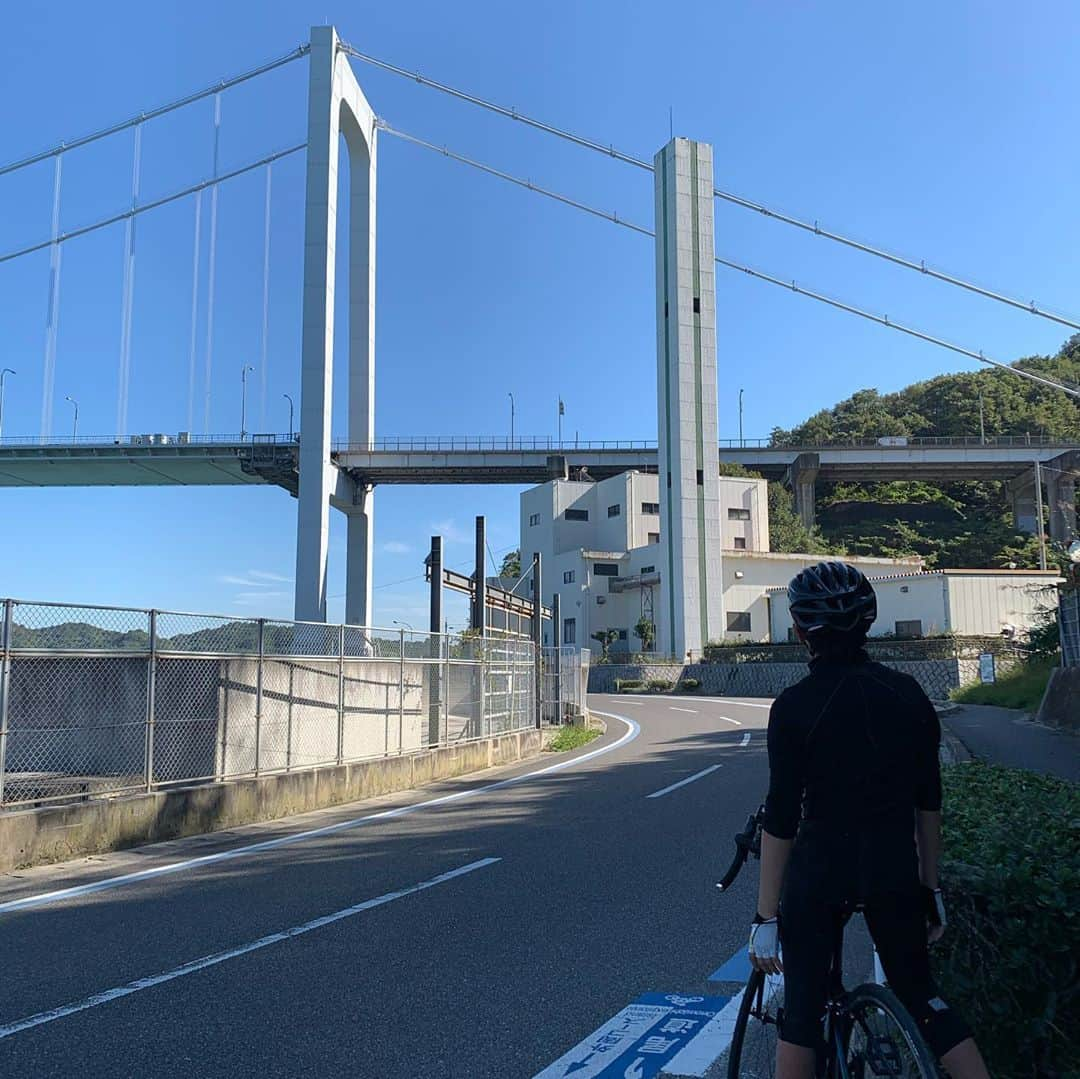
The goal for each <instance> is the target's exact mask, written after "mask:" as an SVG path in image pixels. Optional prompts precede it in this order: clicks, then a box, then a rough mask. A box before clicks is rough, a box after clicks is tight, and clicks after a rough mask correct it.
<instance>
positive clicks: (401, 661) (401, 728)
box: [397, 629, 405, 753]
mask: <svg viewBox="0 0 1080 1079" xmlns="http://www.w3.org/2000/svg"><path fill="white" fill-rule="evenodd" d="M398 633H399V635H400V636H399V638H398V717H397V723H398V735H397V751H398V753H404V752H405V630H403V629H401V630H398Z"/></svg>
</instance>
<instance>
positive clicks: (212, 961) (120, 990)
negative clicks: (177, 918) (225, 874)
mask: <svg viewBox="0 0 1080 1079" xmlns="http://www.w3.org/2000/svg"><path fill="white" fill-rule="evenodd" d="M500 860H501V859H499V858H481V859H480V860H479V861H477V862H469V864H468V865H463V866H460V867H459V868H457V869H451V870H450V871H449V872H447V873H440V874H439V875H438V876H437V877H432V878H431V879H430V880H424V881H421V882H420V883H419V884H410V885H409V886H408V887H407V888H400V889H398V891H396V892H387V893H386V894H385V895H379V896H376V897H375V898H374V899H365V900H364V902H363V903H357V904H356V905H355V906H353V907H346V908H345V909H344V910H337V911H334V913H333V914H324V915H323V916H322V917H321V918H315V919H313V920H312V921H310V922H304V923H303V925H294V926H293V927H292V928H291V929H283V930H281V932H279V933H271V934H270V935H269V936H266V937H260V938H259V939H258V940H252V941H249V942H248V943H247V944H241V945H240V946H239V947H238V948H230V949H229V950H228V951H224V952H216V953H215V954H213V955H205V956H203V957H202V959H193V960H192V961H191V962H190V963H184V964H183V965H182V966H179V967H174V968H173V969H172V970H167V971H165V972H163V973H162V974H153V975H151V976H150V977H148V978H137V979H136V980H135V981H133V982H128V983H127V985H119V986H117V987H116V988H114V989H106V990H105V991H104V992H101V993H94V994H93V996H89V997H85V998H84V999H83V1000H77V1001H74V1002H72V1003H71V1004H62V1005H61V1006H60V1007H59V1008H50V1009H49V1010H48V1011H46V1012H38V1013H37V1014H36V1015H29V1016H27V1017H26V1018H25V1019H17V1020H15V1022H14V1023H9V1024H7V1025H6V1026H0V1039H2V1038H10V1037H11V1035H12V1034H18V1033H19V1032H20V1031H23V1030H29V1029H30V1028H31V1027H39V1026H41V1025H42V1024H44V1023H52V1022H55V1020H57V1019H63V1018H64V1017H65V1016H67V1015H74V1014H75V1013H76V1012H84V1011H86V1010H87V1009H88V1008H96V1007H97V1006H98V1005H99V1004H108V1003H109V1001H111V1000H119V999H120V998H121V997H129V996H131V994H132V993H139V992H141V991H142V990H143V989H152V988H153V987H154V986H155V985H162V984H163V983H164V982H171V981H173V980H174V979H176V978H183V977H185V976H186V975H188V974H194V973H195V972H196V971H199V970H205V969H206V968H207V967H213V966H217V964H218V963H224V962H226V961H227V960H229V959H236V958H237V956H241V955H247V953H248V952H255V951H258V950H259V949H260V948H268V947H270V945H271V944H280V943H281V942H282V941H283V940H292V938H293V937H299V936H302V935H303V934H304V933H310V932H311V931H312V930H314V929H321V928H322V927H323V926H324V925H331V924H333V923H334V922H340V921H341V920H342V919H343V918H351V917H353V916H354V915H356V914H361V913H363V912H364V911H365V910H371V909H372V908H374V907H381V906H383V905H384V904H386V903H392V902H393V901H394V900H395V899H403V898H404V897H405V896H407V895H415V894H416V893H417V892H423V891H426V890H427V889H428V888H434V887H435V886H436V885H437V884H445V883H446V882H447V881H448V880H453V879H454V878H455V877H463V876H464V875H465V874H466V873H473V872H475V871H476V870H477V869H484V868H485V867H486V866H489V865H494V864H495V863H496V862H498V861H500Z"/></svg>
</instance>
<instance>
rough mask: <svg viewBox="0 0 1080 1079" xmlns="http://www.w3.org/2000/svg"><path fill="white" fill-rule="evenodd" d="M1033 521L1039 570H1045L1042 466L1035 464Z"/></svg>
mask: <svg viewBox="0 0 1080 1079" xmlns="http://www.w3.org/2000/svg"><path fill="white" fill-rule="evenodd" d="M1035 519H1036V522H1037V523H1038V526H1039V569H1046V532H1045V530H1044V528H1043V496H1042V465H1041V464H1040V463H1039V461H1036V462H1035Z"/></svg>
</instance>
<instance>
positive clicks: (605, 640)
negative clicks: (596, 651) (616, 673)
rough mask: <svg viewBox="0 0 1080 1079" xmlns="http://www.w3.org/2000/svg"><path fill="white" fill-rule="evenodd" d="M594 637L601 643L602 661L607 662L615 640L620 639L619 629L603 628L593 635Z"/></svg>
mask: <svg viewBox="0 0 1080 1079" xmlns="http://www.w3.org/2000/svg"><path fill="white" fill-rule="evenodd" d="M592 639H593V640H594V641H596V642H598V643H599V645H600V662H601V663H607V661H608V651H609V650H610V648H611V645H612V643H613V642H614V641H617V640H618V639H619V631H618V630H617V629H602V630H599V631H598V632H596V633H594V634H593V635H592Z"/></svg>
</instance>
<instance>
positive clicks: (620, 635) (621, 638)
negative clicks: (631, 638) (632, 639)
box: [619, 629, 626, 641]
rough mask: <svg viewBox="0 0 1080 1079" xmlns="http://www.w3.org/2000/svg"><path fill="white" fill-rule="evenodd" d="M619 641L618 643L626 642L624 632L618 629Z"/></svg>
mask: <svg viewBox="0 0 1080 1079" xmlns="http://www.w3.org/2000/svg"><path fill="white" fill-rule="evenodd" d="M619 640H620V641H625V640H626V630H625V629H620V630H619Z"/></svg>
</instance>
